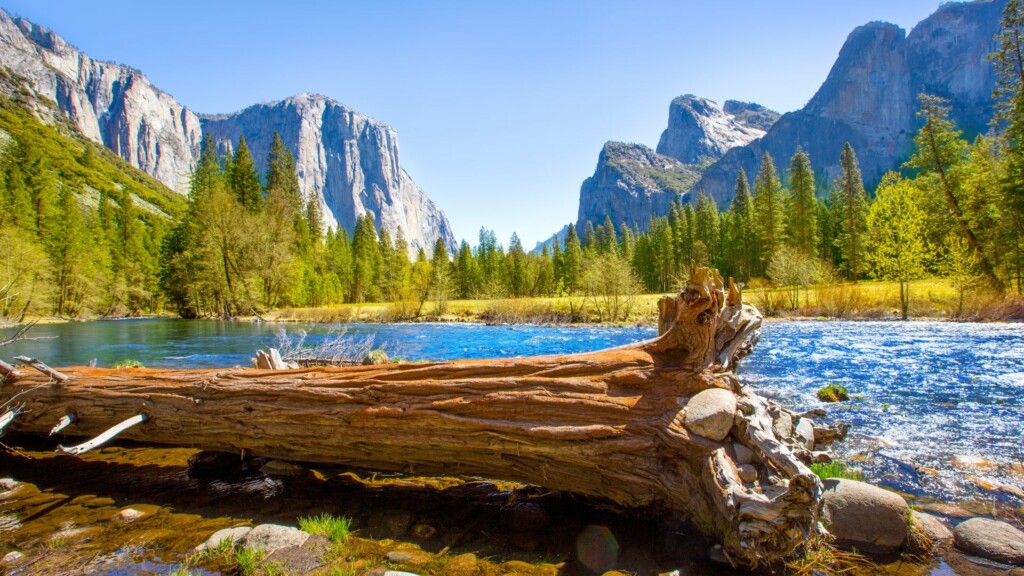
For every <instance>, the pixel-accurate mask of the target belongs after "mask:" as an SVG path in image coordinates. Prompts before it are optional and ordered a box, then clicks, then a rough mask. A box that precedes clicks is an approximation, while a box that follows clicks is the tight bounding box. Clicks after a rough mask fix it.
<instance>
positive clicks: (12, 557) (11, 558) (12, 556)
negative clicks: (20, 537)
mask: <svg viewBox="0 0 1024 576" xmlns="http://www.w3.org/2000/svg"><path fill="white" fill-rule="evenodd" d="M24 556H25V555H24V554H22V553H21V552H18V551H17V550H15V551H14V552H8V553H7V554H4V558H3V560H0V562H3V563H4V564H12V563H14V562H17V561H18V560H20V559H21V558H23V557H24Z"/></svg>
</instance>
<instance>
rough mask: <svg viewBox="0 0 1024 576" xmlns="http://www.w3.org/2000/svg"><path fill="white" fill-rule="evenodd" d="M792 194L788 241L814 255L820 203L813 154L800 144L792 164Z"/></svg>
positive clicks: (787, 218) (789, 205)
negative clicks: (812, 159) (801, 147)
mask: <svg viewBox="0 0 1024 576" xmlns="http://www.w3.org/2000/svg"><path fill="white" fill-rule="evenodd" d="M789 190H790V193H789V196H788V197H787V202H786V238H787V243H788V244H789V245H790V246H792V247H794V248H796V249H797V250H799V251H800V252H803V253H804V254H806V255H808V256H810V257H811V258H813V257H815V256H816V252H817V248H818V211H817V207H818V205H817V204H818V203H817V198H816V197H815V195H814V190H815V185H814V171H813V170H812V169H811V158H810V156H808V155H807V153H806V152H804V151H803V150H801V149H800V148H799V147H797V151H796V154H794V155H793V159H792V160H791V164H790V168H789Z"/></svg>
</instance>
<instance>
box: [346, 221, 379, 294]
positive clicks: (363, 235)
mask: <svg viewBox="0 0 1024 576" xmlns="http://www.w3.org/2000/svg"><path fill="white" fill-rule="evenodd" d="M379 255H380V249H379V247H378V245H377V230H376V228H375V227H374V223H373V214H372V213H370V212H365V213H363V215H362V216H360V217H359V218H357V219H356V229H355V233H354V234H353V238H352V257H353V258H352V259H353V265H352V301H353V302H372V301H373V300H374V299H375V296H376V295H375V294H374V281H375V278H376V274H377V262H378V260H379Z"/></svg>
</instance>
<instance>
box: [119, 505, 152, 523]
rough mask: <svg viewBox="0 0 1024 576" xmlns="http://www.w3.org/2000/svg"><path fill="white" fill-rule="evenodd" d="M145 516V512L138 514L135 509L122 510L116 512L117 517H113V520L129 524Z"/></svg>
mask: <svg viewBox="0 0 1024 576" xmlns="http://www.w3.org/2000/svg"><path fill="white" fill-rule="evenodd" d="M145 515H146V514H145V512H140V511H138V510H136V509H135V508H125V509H124V510H121V511H120V512H118V513H117V515H116V516H114V519H115V520H117V521H119V522H131V521H133V520H138V519H139V518H142V517H143V516H145Z"/></svg>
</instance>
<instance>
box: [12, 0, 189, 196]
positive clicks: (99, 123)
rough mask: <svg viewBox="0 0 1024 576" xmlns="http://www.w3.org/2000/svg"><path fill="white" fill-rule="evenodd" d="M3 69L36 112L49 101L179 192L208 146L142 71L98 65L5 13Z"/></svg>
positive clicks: (40, 29)
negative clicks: (200, 152)
mask: <svg viewBox="0 0 1024 576" xmlns="http://www.w3.org/2000/svg"><path fill="white" fill-rule="evenodd" d="M0 64H2V65H3V67H5V68H7V69H8V70H10V71H11V72H13V73H14V74H16V75H18V76H20V77H22V78H24V79H25V80H26V81H27V84H23V86H22V87H23V88H24V89H26V90H27V91H28V94H27V95H26V96H28V97H29V98H30V99H36V100H41V102H39V103H38V104H37V105H36V106H35V108H37V109H39V110H40V111H42V112H43V113H49V110H48V109H47V108H49V107H48V106H47V103H46V101H51V102H55V103H56V104H57V106H58V108H59V109H60V111H61V112H63V113H64V115H65V116H66V117H67V118H68V119H69V120H70V121H71V123H72V124H73V125H74V126H75V127H76V128H78V130H79V131H80V132H81V133H82V134H84V135H85V136H86V137H87V138H89V139H90V140H92V141H94V142H98V143H100V144H103V145H104V146H106V147H107V148H110V149H111V150H113V151H114V152H116V153H117V155H118V156H120V157H121V158H124V159H125V160H127V161H128V162H129V163H130V164H131V165H133V166H135V167H136V168H140V169H141V170H143V171H144V172H146V173H147V174H149V175H151V176H153V177H155V178H156V179H157V180H160V181H161V182H163V183H164V184H165V185H167V186H168V187H170V188H173V189H174V190H177V191H178V192H186V191H188V183H189V176H190V174H191V171H192V167H193V166H194V165H195V161H196V159H197V153H198V150H199V145H200V143H201V142H202V135H201V134H200V127H199V117H198V116H196V115H195V114H194V113H192V112H191V111H190V110H188V109H187V108H185V107H184V106H182V105H181V104H179V103H178V102H177V101H175V100H174V98H172V97H171V96H170V95H169V94H167V93H165V92H161V91H160V90H158V89H157V88H156V87H154V86H153V85H152V84H151V83H150V82H149V80H148V79H147V78H146V76H145V75H144V74H142V72H139V71H138V70H134V69H132V68H129V67H127V66H121V65H119V64H113V63H110V62H100V61H98V60H93V59H92V58H90V57H88V56H86V55H85V54H83V53H81V52H80V51H78V49H76V48H75V47H74V46H72V45H71V44H69V43H68V42H67V41H65V40H64V39H63V38H61V37H60V36H59V35H58V34H56V33H55V32H52V31H50V30H48V29H46V28H43V27H42V26H37V25H35V24H33V23H32V22H29V21H28V20H25V19H24V18H13V17H11V16H10V15H9V14H7V12H5V11H3V10H0Z"/></svg>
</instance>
